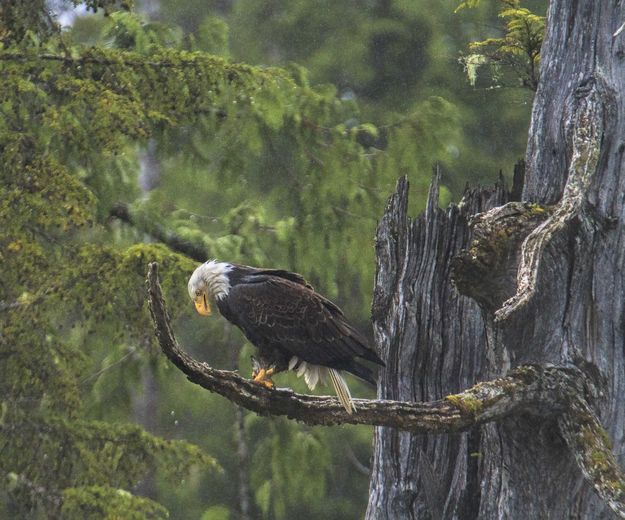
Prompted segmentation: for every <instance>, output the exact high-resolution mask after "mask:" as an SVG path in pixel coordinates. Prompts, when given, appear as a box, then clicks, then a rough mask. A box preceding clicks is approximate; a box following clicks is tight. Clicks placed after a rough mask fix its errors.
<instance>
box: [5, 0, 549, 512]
mask: <svg viewBox="0 0 625 520" xmlns="http://www.w3.org/2000/svg"><path fill="white" fill-rule="evenodd" d="M76 3H78V4H80V5H81V6H82V8H81V7H80V6H79V8H78V9H77V10H75V11H74V10H68V7H71V4H70V5H69V6H68V5H67V4H64V3H62V2H44V0H31V1H9V2H7V3H4V6H3V7H2V8H1V10H0V40H1V42H2V50H1V52H0V112H1V119H0V154H1V157H0V159H1V164H2V166H1V167H0V168H1V170H0V181H1V184H0V272H1V278H0V322H1V326H2V328H1V329H0V360H1V364H0V397H1V399H2V402H1V408H0V478H1V479H3V482H4V485H3V486H2V488H1V490H0V517H1V518H16V517H28V518H49V517H57V516H59V517H63V518H106V517H107V515H112V516H110V517H111V518H113V517H115V516H114V515H115V514H118V515H121V517H123V518H161V517H165V516H166V515H167V514H169V517H170V518H179V519H188V518H201V519H203V520H211V519H227V518H232V519H235V518H245V517H251V518H257V517H266V518H277V519H284V518H295V517H297V518H301V519H305V518H319V517H322V516H323V517H324V518H327V519H344V518H360V517H362V516H363V514H364V510H365V508H366V503H367V492H368V468H367V465H368V461H369V456H370V450H371V434H372V430H371V428H369V427H356V426H341V427H333V428H321V427H320V428H311V427H306V426H303V425H300V424H297V423H294V422H290V421H288V420H286V419H282V418H265V417H259V416H257V415H255V414H251V413H247V412H243V411H242V410H240V409H237V408H236V407H235V406H234V405H232V404H231V403H230V402H228V401H225V400H224V399H223V398H221V397H219V396H215V395H211V394H208V393H207V392H205V391H203V390H202V389H200V388H199V387H196V386H194V385H192V384H191V383H189V382H188V381H186V380H185V378H184V376H183V375H182V374H180V373H179V372H178V371H177V370H176V369H174V368H173V367H171V366H170V365H169V364H168V362H167V361H166V360H165V359H164V357H163V356H162V355H160V353H159V351H158V349H157V347H156V345H155V343H154V339H153V332H152V326H151V324H150V321H149V316H148V314H147V308H146V302H145V292H144V285H143V284H144V282H143V281H144V277H145V272H146V267H147V263H148V262H149V261H152V260H157V261H158V262H159V263H160V264H161V275H162V276H163V279H164V280H163V283H164V288H165V291H166V296H167V298H168V301H169V305H170V308H171V309H172V311H173V312H174V313H175V316H174V318H175V323H176V333H177V335H178V337H179V338H180V340H181V342H182V344H183V345H184V347H185V349H186V350H188V351H189V352H190V353H191V354H192V355H193V356H194V357H196V358H198V359H200V360H204V361H207V362H208V363H210V364H211V365H213V366H215V367H219V368H225V369H238V370H240V371H241V372H242V373H243V374H249V372H250V362H249V357H250V354H251V353H252V352H253V349H252V348H251V347H250V346H249V345H247V344H246V343H245V341H244V338H243V337H242V336H241V334H240V333H239V332H238V331H236V330H233V329H232V328H231V327H230V326H229V325H228V324H227V323H225V321H224V320H222V319H221V318H218V317H213V318H211V319H200V317H199V316H197V314H196V313H195V311H194V309H193V305H191V302H190V301H189V299H188V296H187V294H186V283H187V279H188V276H189V275H190V273H191V272H192V270H193V268H194V267H195V265H197V261H198V259H199V258H200V257H203V258H213V257H215V258H218V259H220V260H223V261H233V262H238V263H244V264H250V265H261V266H271V267H280V268H286V269H290V270H293V271H297V272H300V273H302V274H304V275H305V276H306V278H307V279H308V280H309V281H310V282H311V283H312V284H313V285H314V286H315V287H316V288H317V289H318V290H319V291H320V292H322V293H323V294H325V295H327V296H328V297H330V298H331V299H333V300H334V301H336V302H337V303H338V304H339V305H340V306H341V307H342V308H343V309H344V311H345V312H346V314H347V315H348V316H350V318H351V319H352V321H354V323H355V324H356V325H357V326H358V328H359V329H360V330H362V331H363V332H365V333H366V334H367V335H369V337H370V336H371V332H370V326H369V314H370V313H369V306H370V302H371V288H372V286H373V274H374V265H375V264H374V244H373V236H374V231H375V227H376V223H377V219H378V218H379V217H380V216H381V215H382V211H383V208H384V204H385V202H386V199H387V197H388V196H389V195H390V194H391V193H392V191H393V189H394V186H395V182H396V180H397V178H398V177H399V176H401V175H407V176H408V178H409V180H410V183H411V190H412V194H411V196H410V200H411V201H412V202H411V204H412V207H411V213H412V214H416V213H417V212H419V211H420V210H421V209H422V207H423V204H424V201H425V197H426V194H427V189H428V186H429V182H430V178H431V175H432V168H433V167H434V165H438V167H439V168H440V170H441V173H442V179H443V184H444V188H443V189H442V191H441V200H440V204H441V205H447V204H448V203H450V202H451V201H456V202H457V201H459V199H460V197H461V195H462V191H463V189H464V186H465V184H466V183H467V182H471V183H476V182H483V183H491V182H492V181H494V180H495V179H496V177H497V175H498V174H499V172H500V171H501V172H502V173H503V175H504V177H506V178H507V179H510V177H511V172H512V167H513V165H514V163H515V162H516V161H517V160H518V159H520V158H522V157H523V155H524V151H525V143H526V136H527V127H528V124H529V116H530V109H531V102H532V97H533V91H532V87H535V79H536V78H535V77H532V71H531V70H530V71H528V69H527V67H525V68H523V67H524V64H525V65H527V63H526V62H524V61H523V60H522V59H520V60H518V62H516V65H519V64H520V68H519V67H517V68H516V69H515V67H514V65H515V62H514V60H512V61H510V62H508V64H510V63H512V65H513V67H512V68H506V67H505V66H504V65H505V63H503V61H502V62H501V63H499V64H494V65H495V66H494V67H490V68H482V69H478V70H477V75H475V72H476V70H475V65H479V64H482V63H483V62H484V61H485V58H484V57H483V56H478V57H475V56H472V57H471V56H470V54H471V52H472V51H470V50H469V47H468V46H469V43H470V42H475V41H483V40H486V39H487V38H497V37H501V36H502V35H504V34H505V33H506V23H508V24H510V13H508V17H507V18H506V15H505V13H506V9H520V6H519V2H502V1H495V0H492V1H482V2H480V3H479V4H478V5H477V6H475V8H474V9H462V10H460V11H456V9H457V8H458V6H459V4H460V2H459V1H458V0H445V1H440V2H431V1H427V0H411V1H398V0H369V1H364V0H359V1H353V2H328V1H324V2H309V1H304V0H290V1H284V0H283V1H280V0H270V1H263V2H252V1H244V0H214V1H205V0H159V1H150V2H147V1H143V2H142V1H139V2H137V4H136V5H135V8H134V9H133V10H132V11H130V12H128V11H127V10H126V9H124V7H126V6H125V5H118V4H125V2H121V3H118V2H114V1H93V0H89V1H87V2H84V4H83V3H81V2H76ZM467 3H474V2H467ZM85 6H86V7H87V8H89V7H91V8H92V10H93V8H94V7H104V8H105V9H102V8H100V9H98V12H97V13H95V14H94V13H92V12H87V10H86V9H85ZM523 6H524V7H527V8H529V9H530V10H531V11H532V12H535V13H538V14H544V12H545V10H546V1H529V2H524V3H523ZM105 11H106V16H105ZM49 12H52V13H53V14H55V13H56V15H59V16H58V17H55V16H52V17H51V16H49V14H48V13H49ZM502 14H503V17H502ZM513 20H514V19H513ZM59 21H60V22H61V23H62V24H65V27H64V28H63V30H62V31H59V30H58V26H57V22H59ZM509 30H510V25H508V31H509ZM483 49H484V47H478V48H477V50H478V51H479V50H483ZM475 50H476V48H475V47H474V48H473V51H475ZM462 57H464V60H463V59H461V58H462ZM537 59H538V57H537V56H536V60H537ZM536 63H537V61H536ZM536 63H534V64H532V65H535V64H536ZM278 384H279V385H280V386H290V387H292V388H294V389H296V390H298V391H305V387H304V386H303V383H302V381H300V380H297V379H296V377H295V376H294V375H282V376H280V377H279V378H278ZM350 385H351V386H352V392H353V393H354V394H355V395H357V396H361V397H366V396H373V389H371V388H369V387H367V386H366V385H364V384H361V383H360V382H357V381H355V380H351V382H350ZM167 512H168V513H167Z"/></svg>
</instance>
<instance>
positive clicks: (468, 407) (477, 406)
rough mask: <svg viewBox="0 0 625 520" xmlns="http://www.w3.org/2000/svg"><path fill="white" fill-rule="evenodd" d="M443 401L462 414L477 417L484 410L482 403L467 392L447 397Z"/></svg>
mask: <svg viewBox="0 0 625 520" xmlns="http://www.w3.org/2000/svg"><path fill="white" fill-rule="evenodd" d="M445 400H446V401H449V402H450V403H451V404H453V405H454V406H455V407H456V408H458V410H460V411H461V412H462V413H463V414H470V415H477V414H478V413H480V412H481V411H482V409H483V408H484V403H483V402H482V401H481V400H480V399H478V398H477V397H475V396H474V395H473V394H472V393H469V392H465V393H462V394H452V395H448V396H447V397H445Z"/></svg>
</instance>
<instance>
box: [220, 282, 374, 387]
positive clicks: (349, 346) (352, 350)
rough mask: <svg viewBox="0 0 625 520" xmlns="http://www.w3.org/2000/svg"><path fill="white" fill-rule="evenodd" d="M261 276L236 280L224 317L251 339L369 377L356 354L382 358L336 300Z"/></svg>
mask: <svg viewBox="0 0 625 520" xmlns="http://www.w3.org/2000/svg"><path fill="white" fill-rule="evenodd" d="M259 274H261V273H259ZM291 274H292V273H291ZM262 275H263V276H254V277H249V279H248V280H245V282H244V283H241V284H238V285H234V286H233V287H232V288H231V289H230V292H229V294H228V299H227V300H228V306H229V308H230V314H231V315H232V316H231V317H230V316H226V317H227V318H229V319H231V321H234V322H235V323H236V325H238V326H239V327H240V328H241V329H242V330H243V332H244V333H245V335H246V336H247V337H248V338H249V339H250V341H252V343H255V344H256V345H257V346H273V347H279V348H281V349H283V350H285V351H287V352H288V353H289V355H292V356H297V357H298V358H299V359H301V360H304V361H306V362H309V363H313V364H319V365H324V366H330V367H332V368H338V369H343V370H348V371H350V372H353V373H355V374H356V375H358V376H360V377H362V378H363V379H366V380H368V381H373V377H372V374H371V371H370V370H369V369H368V368H365V367H361V366H360V365H357V364H356V363H355V362H354V358H356V357H362V358H364V359H367V360H369V361H373V362H374V363H378V364H383V363H382V361H381V360H380V358H379V357H378V355H377V354H376V353H375V352H374V351H373V350H371V349H370V348H369V347H368V346H367V343H366V341H365V340H364V338H363V337H362V336H361V335H360V334H359V333H358V332H357V331H356V330H355V329H354V328H353V327H352V326H351V325H350V324H349V323H347V321H346V320H345V317H344V316H343V313H342V312H341V310H340V309H339V308H338V307H337V306H336V305H334V304H333V303H332V302H330V301H329V300H327V299H325V298H324V297H323V296H321V295H319V294H317V293H315V292H314V291H313V290H312V289H310V288H308V287H306V286H303V284H302V283H301V282H296V281H293V280H291V279H289V278H288V277H285V276H273V275H272V274H271V273H270V272H268V271H263V272H262ZM266 275H269V276H266ZM297 276H299V275H297ZM300 278H301V277H300ZM252 279H254V281H253V282H252ZM302 280H303V278H302ZM232 318H234V319H232Z"/></svg>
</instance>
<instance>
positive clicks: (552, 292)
mask: <svg viewBox="0 0 625 520" xmlns="http://www.w3.org/2000/svg"><path fill="white" fill-rule="evenodd" d="M624 21H625V4H624V3H623V2H619V1H612V0H578V1H570V0H552V2H551V5H550V8H549V13H548V23H547V34H546V39H545V43H544V45H543V50H542V68H541V84H540V85H539V88H538V92H537V95H536V100H535V103H534V108H533V115H532V125H531V129H530V136H529V143H528V152H527V158H526V163H527V176H526V182H525V186H524V190H523V196H522V198H523V200H524V201H526V202H525V203H523V204H519V203H512V204H510V203H509V204H506V203H507V202H508V200H507V198H506V196H505V195H504V194H503V192H502V190H501V189H499V190H498V195H499V196H497V197H493V198H491V200H490V203H489V204H485V203H484V200H480V197H482V198H483V197H484V195H481V196H480V195H478V194H476V193H473V194H469V196H467V197H466V198H465V200H464V201H463V204H462V205H461V207H460V208H456V207H452V208H450V209H449V210H447V211H445V212H444V211H441V210H439V209H438V208H437V207H436V201H437V197H436V193H435V192H436V186H434V188H433V194H432V195H431V197H430V202H429V204H428V208H427V210H426V212H425V214H424V215H423V216H421V217H419V218H418V219H416V220H415V221H410V220H409V219H408V218H407V217H406V193H405V191H406V190H405V187H404V186H403V185H402V184H401V183H400V185H399V188H398V192H397V194H396V195H395V197H394V198H393V199H392V201H391V203H390V204H389V207H388V208H387V212H386V215H385V217H384V219H383V220H382V222H381V223H380V227H379V231H378V236H377V249H378V251H377V252H378V274H377V279H376V288H375V297H374V302H373V318H374V331H375V335H376V340H377V342H378V345H379V346H380V347H381V350H382V358H383V359H385V360H386V361H387V369H386V370H385V372H384V374H383V378H382V381H381V385H380V389H379V393H378V397H379V398H391V399H397V400H402V401H414V400H416V401H420V400H431V399H438V398H440V397H441V396H444V395H446V394H448V393H451V392H455V391H457V390H458V388H459V387H468V386H470V385H472V384H475V383H476V382H477V381H480V380H486V379H492V378H494V377H498V376H500V375H502V374H505V373H506V372H507V371H508V370H509V369H510V367H515V366H519V365H522V364H526V363H537V364H541V365H543V366H544V365H547V364H549V363H553V364H558V365H568V366H576V367H578V368H579V369H580V370H581V371H582V372H583V373H584V374H585V377H586V378H588V379H589V380H592V381H593V384H592V386H593V387H594V388H595V389H596V390H595V391H593V392H590V393H589V395H587V399H588V401H589V403H590V406H591V408H592V409H593V410H594V411H595V413H597V414H598V415H599V416H600V417H601V420H602V423H603V424H604V425H606V429H607V432H608V435H609V437H610V438H611V440H612V442H613V446H614V447H613V453H614V455H616V457H617V459H618V461H619V463H620V464H621V466H623V464H624V463H625V460H624V459H625V439H624V437H623V435H624V431H625V407H624V406H623V402H622V396H623V395H624V392H625V349H624V346H625V318H624V316H625V276H624V274H623V273H625V253H624V251H625V226H624V225H623V216H624V215H625V196H624V193H625V159H624V156H625V139H624V137H623V136H625V32H624V31H621V32H620V33H619V34H616V35H615V33H616V32H617V31H618V29H619V27H620V26H621V25H622V24H623V22H624ZM494 206H500V207H499V208H496V209H492V211H488V212H486V213H483V214H482V215H479V216H478V217H476V218H473V224H474V226H475V232H476V237H475V238H476V241H475V242H473V243H469V234H470V230H469V226H468V220H469V219H470V216H471V215H472V214H473V213H476V212H480V211H482V212H483V211H485V210H487V209H489V208H493V207H494ZM461 249H466V251H465V252H463V253H461V254H458V253H459V251H460V250H461ZM454 255H456V257H455V259H452V257H454ZM452 268H453V272H454V276H455V278H456V284H457V287H458V289H459V290H460V291H462V293H463V294H464V295H465V296H459V295H457V294H455V293H454V292H453V289H452V286H451V281H450V270H451V269H452ZM469 298H470V299H469ZM478 305H479V307H478ZM575 421H577V425H576V426H575V425H574V424H573V423H574V422H575ZM580 421H581V422H580ZM583 422H584V421H583V419H582V418H580V417H579V416H578V417H577V419H575V420H572V419H571V417H570V416H565V417H562V418H560V419H556V420H554V419H548V418H545V419H542V420H536V419H535V418H532V417H530V416H525V417H520V416H514V417H510V418H508V419H506V420H503V421H501V422H498V423H497V424H489V425H486V426H482V427H480V428H479V429H476V430H474V431H471V432H469V433H465V434H462V435H458V436H451V435H449V436H440V437H435V436H427V437H424V436H420V435H415V434H412V433H408V432H398V431H396V430H392V429H389V428H377V429H376V435H375V448H374V449H375V453H374V464H373V468H372V478H371V494H370V501H369V508H368V512H367V518H369V519H373V518H376V519H377V518H426V519H427V518H461V519H463V520H464V519H471V518H480V519H499V518H592V519H595V518H612V517H614V512H613V511H612V510H610V509H609V508H608V505H607V503H606V500H607V502H610V503H611V499H610V498H609V497H607V496H606V495H605V494H604V495H602V497H603V498H604V500H602V499H601V497H600V496H598V495H597V494H595V493H594V492H593V489H592V487H591V486H590V485H589V484H588V483H587V482H586V481H584V480H583V475H582V474H581V472H580V471H579V468H578V467H577V463H579V457H580V453H581V452H585V453H586V456H587V457H589V459H590V460H594V463H592V462H591V463H590V465H591V466H593V464H594V466H593V467H594V469H597V468H599V467H600V466H601V462H602V460H603V459H602V457H603V455H605V452H602V453H599V452H593V450H592V448H589V447H588V445H586V448H585V449H582V448H581V446H582V444H583V439H584V438H585V439H586V441H589V442H590V444H592V443H593V442H595V441H597V438H598V437H600V436H601V435H600V434H599V433H597V432H594V433H593V431H592V428H590V429H589V428H585V427H584V426H583V424H581V423H583ZM571 427H574V428H575V429H576V432H577V433H572V431H571V430H570V428H571ZM581 430H584V432H585V433H580V432H581ZM576 443H581V444H577V446H578V448H579V449H575V446H576ZM593 453H594V454H593ZM576 459H577V460H576ZM584 473H586V470H584ZM586 476H588V475H586ZM607 480H609V478H607ZM606 490H608V491H609V492H611V493H612V496H613V497H614V496H617V497H618V496H622V495H623V494H624V493H625V490H623V489H622V488H620V485H619V484H618V483H616V484H614V485H613V486H611V485H610V484H607V485H606ZM610 490H611V491H610ZM612 508H613V510H615V511H617V512H618V513H619V514H620V515H621V516H623V514H624V513H623V511H622V510H620V509H619V508H615V507H614V506H613V504H612Z"/></svg>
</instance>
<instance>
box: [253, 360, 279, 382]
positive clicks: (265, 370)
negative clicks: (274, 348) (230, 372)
mask: <svg viewBox="0 0 625 520" xmlns="http://www.w3.org/2000/svg"><path fill="white" fill-rule="evenodd" d="M276 372H277V370H276V366H275V365H271V366H269V367H267V366H265V364H264V363H263V362H262V361H259V360H257V359H256V358H255V357H254V356H252V381H254V383H256V384H257V385H261V386H264V387H265V388H268V389H269V390H273V389H274V388H275V386H276V385H275V384H274V382H273V381H272V380H271V376H272V375H274V374H275V373H276Z"/></svg>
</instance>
